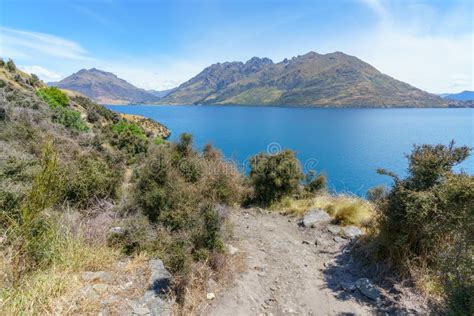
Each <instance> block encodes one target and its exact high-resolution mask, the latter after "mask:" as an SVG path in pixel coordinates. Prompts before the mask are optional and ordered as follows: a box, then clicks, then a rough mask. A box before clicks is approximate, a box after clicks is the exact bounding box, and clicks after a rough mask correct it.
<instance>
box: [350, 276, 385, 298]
mask: <svg viewBox="0 0 474 316" xmlns="http://www.w3.org/2000/svg"><path fill="white" fill-rule="evenodd" d="M355 286H356V287H357V289H359V291H360V292H361V293H362V294H363V295H364V296H366V297H368V298H370V299H371V300H373V301H376V302H378V301H379V300H380V291H379V290H378V289H377V288H376V287H375V286H374V285H373V284H372V283H371V282H370V281H369V279H367V278H361V279H359V280H357V281H356V283H355Z"/></svg>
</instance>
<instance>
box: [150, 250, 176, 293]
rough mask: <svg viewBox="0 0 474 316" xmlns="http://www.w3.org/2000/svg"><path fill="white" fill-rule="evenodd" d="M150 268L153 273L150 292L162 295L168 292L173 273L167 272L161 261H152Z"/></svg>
mask: <svg viewBox="0 0 474 316" xmlns="http://www.w3.org/2000/svg"><path fill="white" fill-rule="evenodd" d="M148 267H149V269H150V271H151V276H150V280H149V282H150V290H153V291H154V292H155V293H156V294H162V293H165V292H167V291H168V288H169V286H170V283H171V273H169V271H168V270H166V268H165V266H164V265H163V261H161V260H159V259H152V260H150V262H149V264H148Z"/></svg>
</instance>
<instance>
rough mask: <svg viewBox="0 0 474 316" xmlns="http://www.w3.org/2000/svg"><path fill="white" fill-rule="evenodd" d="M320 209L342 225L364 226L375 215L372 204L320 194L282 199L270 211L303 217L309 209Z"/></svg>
mask: <svg viewBox="0 0 474 316" xmlns="http://www.w3.org/2000/svg"><path fill="white" fill-rule="evenodd" d="M313 208H321V209H323V210H325V211H326V212H328V213H329V214H330V215H331V216H332V217H333V218H334V220H335V221H336V222H338V223H340V224H342V225H357V226H365V225H366V224H367V223H368V222H369V221H370V220H371V218H372V217H373V216H374V214H375V208H374V206H373V205H372V203H370V202H368V201H366V200H363V199H360V198H358V197H355V196H349V195H330V194H322V195H317V196H315V197H312V198H306V199H294V198H290V197H287V198H284V199H283V200H282V201H281V202H279V203H276V204H274V205H272V206H271V209H272V210H276V211H280V212H282V213H284V214H288V215H294V216H304V214H306V213H307V212H308V211H309V210H310V209H313Z"/></svg>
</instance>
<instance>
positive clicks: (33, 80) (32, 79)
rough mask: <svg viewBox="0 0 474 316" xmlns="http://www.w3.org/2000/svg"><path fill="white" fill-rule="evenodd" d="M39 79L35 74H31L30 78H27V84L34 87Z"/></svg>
mask: <svg viewBox="0 0 474 316" xmlns="http://www.w3.org/2000/svg"><path fill="white" fill-rule="evenodd" d="M39 81H40V79H39V78H38V76H37V75H35V74H31V76H30V78H28V84H29V85H30V86H32V87H35V86H36V85H37V84H38V83H39Z"/></svg>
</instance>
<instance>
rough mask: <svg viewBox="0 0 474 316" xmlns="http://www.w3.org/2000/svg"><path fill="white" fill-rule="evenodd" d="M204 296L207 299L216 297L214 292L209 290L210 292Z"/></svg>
mask: <svg viewBox="0 0 474 316" xmlns="http://www.w3.org/2000/svg"><path fill="white" fill-rule="evenodd" d="M206 298H207V299H208V300H213V299H215V298H216V295H215V294H214V293H212V292H210V293H207V295H206Z"/></svg>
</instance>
